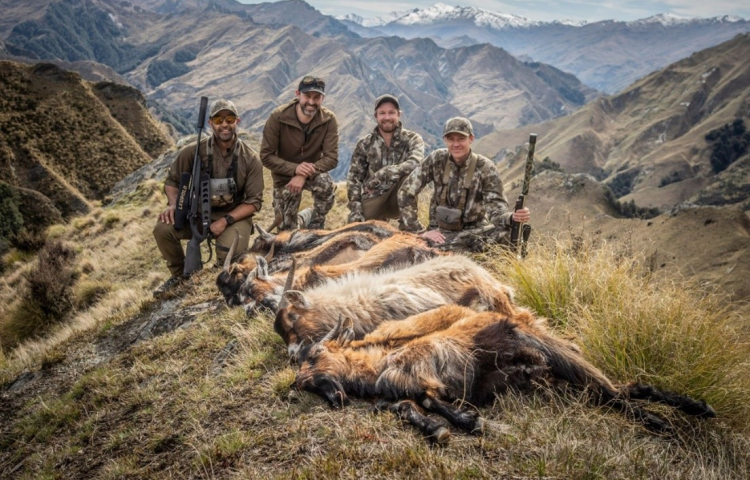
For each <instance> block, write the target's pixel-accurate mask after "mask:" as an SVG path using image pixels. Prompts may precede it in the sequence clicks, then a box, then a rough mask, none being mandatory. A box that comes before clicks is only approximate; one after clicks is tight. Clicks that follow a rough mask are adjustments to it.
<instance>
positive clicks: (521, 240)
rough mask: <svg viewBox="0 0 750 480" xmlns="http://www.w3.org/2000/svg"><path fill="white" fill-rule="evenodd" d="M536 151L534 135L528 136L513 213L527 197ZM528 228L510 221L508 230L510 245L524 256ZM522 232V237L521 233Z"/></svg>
mask: <svg viewBox="0 0 750 480" xmlns="http://www.w3.org/2000/svg"><path fill="white" fill-rule="evenodd" d="M535 149H536V133H532V134H531V135H529V152H528V154H527V155H526V169H525V171H524V175H523V187H522V188H521V194H520V195H519V196H518V200H516V205H515V207H514V209H513V211H514V212H515V211H517V210H521V209H522V208H524V203H525V201H526V197H527V196H528V195H529V186H530V184H531V174H532V172H533V171H534V150H535ZM529 230H530V227H528V226H527V225H523V224H522V223H520V222H516V221H515V220H512V223H511V228H510V243H511V245H513V246H514V247H516V248H519V247H520V248H521V252H522V253H523V255H524V256H525V252H526V246H525V239H528V235H529ZM522 231H523V235H522V234H521V232H522Z"/></svg>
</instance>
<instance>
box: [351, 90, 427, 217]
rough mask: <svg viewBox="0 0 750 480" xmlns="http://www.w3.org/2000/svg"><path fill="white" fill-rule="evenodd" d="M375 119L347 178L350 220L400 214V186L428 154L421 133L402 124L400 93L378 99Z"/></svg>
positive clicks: (359, 146)
mask: <svg viewBox="0 0 750 480" xmlns="http://www.w3.org/2000/svg"><path fill="white" fill-rule="evenodd" d="M375 121H376V122H377V126H376V127H375V129H374V130H373V131H372V132H370V133H369V134H367V135H366V136H365V137H364V138H361V139H360V140H359V141H358V142H357V145H356V146H355V147H354V153H353V154H352V163H351V166H350V167H349V175H348V176H347V179H346V186H347V194H348V196H349V212H350V213H349V222H363V221H365V220H388V219H392V218H393V219H395V218H399V209H398V189H399V187H400V186H401V184H402V183H403V181H404V180H405V179H406V177H407V176H408V175H409V174H410V173H411V172H412V170H414V169H415V168H417V166H418V165H419V164H420V163H422V159H423V158H424V142H423V141H422V137H421V135H419V134H418V133H416V132H412V131H409V130H407V129H405V128H403V127H402V126H401V109H400V107H399V104H398V99H396V97H394V96H393V95H387V94H386V95H381V96H380V97H378V98H377V99H375Z"/></svg>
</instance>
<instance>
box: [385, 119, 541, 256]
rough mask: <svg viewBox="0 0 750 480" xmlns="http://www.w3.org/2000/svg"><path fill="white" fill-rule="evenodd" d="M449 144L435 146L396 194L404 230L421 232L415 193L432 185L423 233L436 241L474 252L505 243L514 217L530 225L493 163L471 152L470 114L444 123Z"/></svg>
mask: <svg viewBox="0 0 750 480" xmlns="http://www.w3.org/2000/svg"><path fill="white" fill-rule="evenodd" d="M443 140H444V141H445V145H446V146H447V148H441V149H438V150H435V151H434V152H432V154H430V156H429V157H427V158H426V159H425V160H424V162H422V163H421V164H420V165H419V166H418V167H417V168H415V169H414V171H413V172H412V173H411V174H410V175H409V177H407V179H406V181H405V182H404V184H403V185H402V186H401V188H400V189H399V192H398V205H399V209H400V210H401V225H402V230H406V231H410V232H420V231H422V225H421V224H420V223H419V220H418V219H417V196H418V195H419V192H421V191H422V189H423V188H424V187H425V186H426V185H427V184H429V183H432V184H433V186H434V192H433V194H432V199H431V201H430V224H429V227H428V228H427V230H426V231H424V232H422V234H421V235H422V236H423V237H425V238H426V239H428V240H429V241H430V242H431V243H432V244H434V245H441V246H445V247H447V248H451V247H457V248H466V249H470V250H478V249H481V248H482V246H483V245H484V244H485V243H486V242H497V243H501V244H507V243H508V240H509V236H510V227H511V218H512V219H513V220H515V221H517V222H521V223H528V222H529V219H530V218H531V215H530V213H529V210H528V209H527V208H523V209H521V210H518V211H515V212H511V211H510V209H509V208H508V201H507V200H506V198H505V195H504V194H503V182H502V181H501V180H500V175H499V174H498V172H497V168H496V167H495V164H494V163H492V161H491V160H490V159H488V158H487V157H485V156H483V155H479V154H477V153H475V152H473V151H472V149H471V144H472V143H473V142H474V129H473V128H472V125H471V122H470V121H469V120H468V119H466V118H461V117H455V118H451V119H450V120H448V121H447V122H446V123H445V127H444V128H443Z"/></svg>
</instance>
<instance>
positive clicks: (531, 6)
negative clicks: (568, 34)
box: [239, 0, 750, 21]
mask: <svg viewBox="0 0 750 480" xmlns="http://www.w3.org/2000/svg"><path fill="white" fill-rule="evenodd" d="M239 1H241V2H242V3H261V2H260V1H253V0H239ZM306 1H307V3H309V4H310V5H312V6H313V7H315V8H316V9H318V10H320V11H321V12H323V13H325V14H327V15H344V14H346V13H356V14H358V15H361V16H363V17H365V18H368V17H375V16H379V15H385V14H387V13H390V12H392V11H403V10H409V9H412V8H425V7H429V6H431V5H434V4H435V3H438V1H437V0H416V1H411V2H392V1H377V2H373V1H365V0H347V1H345V2H341V1H331V0H306ZM440 3H445V4H448V5H461V6H474V7H479V8H484V9H486V10H492V11H495V12H499V13H511V14H514V15H522V16H524V17H526V18H529V19H531V20H542V21H550V20H566V19H569V20H588V21H596V20H637V19H639V18H646V17H650V16H652V15H656V14H657V13H672V14H675V15H679V16H682V17H716V16H721V15H736V16H739V17H743V18H745V19H750V2H748V1H747V0H732V1H729V0H662V1H654V2H649V1H643V0H622V1H616V0H602V1H598V0H580V1H579V0H567V1H551V0H508V1H492V0H490V1H477V0H462V1H455V0H453V1H449V0H443V1H442V2H440Z"/></svg>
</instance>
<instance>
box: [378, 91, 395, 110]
mask: <svg viewBox="0 0 750 480" xmlns="http://www.w3.org/2000/svg"><path fill="white" fill-rule="evenodd" d="M386 102H388V103H392V104H393V105H394V106H395V107H396V110H401V107H400V106H399V104H398V99H397V98H396V97H394V96H393V95H391V94H389V93H386V94H385V95H381V96H379V97H378V98H376V99H375V110H377V109H378V107H379V106H380V105H381V104H383V103H386Z"/></svg>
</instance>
